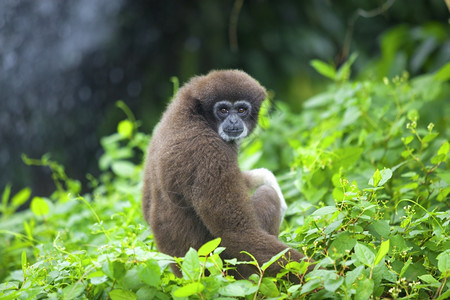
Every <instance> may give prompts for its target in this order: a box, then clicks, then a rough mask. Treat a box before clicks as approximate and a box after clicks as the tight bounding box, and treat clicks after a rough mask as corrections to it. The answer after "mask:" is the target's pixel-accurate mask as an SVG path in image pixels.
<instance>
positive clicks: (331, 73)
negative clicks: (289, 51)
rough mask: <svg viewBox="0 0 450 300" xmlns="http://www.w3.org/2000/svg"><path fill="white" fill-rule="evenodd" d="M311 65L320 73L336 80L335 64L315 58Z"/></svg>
mask: <svg viewBox="0 0 450 300" xmlns="http://www.w3.org/2000/svg"><path fill="white" fill-rule="evenodd" d="M311 66H312V67H313V68H314V69H315V70H316V71H317V72H318V73H319V74H322V75H323V76H325V77H328V78H330V79H332V80H336V69H335V68H334V66H332V65H329V64H327V63H325V62H323V61H321V60H318V59H313V60H312V61H311Z"/></svg>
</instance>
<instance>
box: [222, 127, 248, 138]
mask: <svg viewBox="0 0 450 300" xmlns="http://www.w3.org/2000/svg"><path fill="white" fill-rule="evenodd" d="M224 132H225V133H226V134H227V135H228V136H230V137H238V136H240V135H241V133H242V132H244V129H243V128H234V129H227V130H224Z"/></svg>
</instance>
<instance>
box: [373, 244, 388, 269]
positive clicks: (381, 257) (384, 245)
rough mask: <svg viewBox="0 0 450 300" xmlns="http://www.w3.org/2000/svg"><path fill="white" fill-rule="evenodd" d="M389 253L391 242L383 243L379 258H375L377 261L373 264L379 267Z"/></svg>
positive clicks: (378, 254)
mask: <svg viewBox="0 0 450 300" xmlns="http://www.w3.org/2000/svg"><path fill="white" fill-rule="evenodd" d="M388 251H389V240H387V241H384V242H382V243H381V246H380V249H378V253H377V256H376V257H375V261H374V263H373V265H374V266H376V265H378V264H379V263H380V262H381V260H382V259H383V258H384V257H385V256H386V254H387V253H388Z"/></svg>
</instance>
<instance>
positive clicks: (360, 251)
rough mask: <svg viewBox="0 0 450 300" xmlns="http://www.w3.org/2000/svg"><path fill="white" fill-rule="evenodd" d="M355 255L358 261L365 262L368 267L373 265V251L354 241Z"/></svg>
mask: <svg viewBox="0 0 450 300" xmlns="http://www.w3.org/2000/svg"><path fill="white" fill-rule="evenodd" d="M355 255H356V259H358V260H359V262H361V263H363V264H365V265H366V266H368V267H372V266H373V261H374V259H375V254H373V252H372V251H371V250H370V249H369V248H368V247H366V246H365V245H363V244H360V243H356V245H355Z"/></svg>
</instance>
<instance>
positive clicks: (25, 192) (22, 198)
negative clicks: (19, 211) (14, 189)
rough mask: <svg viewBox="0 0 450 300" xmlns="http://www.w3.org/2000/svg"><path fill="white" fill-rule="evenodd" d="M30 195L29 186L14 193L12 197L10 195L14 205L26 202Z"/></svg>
mask: <svg viewBox="0 0 450 300" xmlns="http://www.w3.org/2000/svg"><path fill="white" fill-rule="evenodd" d="M30 196H31V189H30V188H24V189H21V190H20V191H19V192H18V193H17V194H15V195H14V197H12V199H11V203H12V205H13V206H14V207H18V206H20V205H22V204H24V203H25V202H27V200H28V199H29V198H30Z"/></svg>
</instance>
